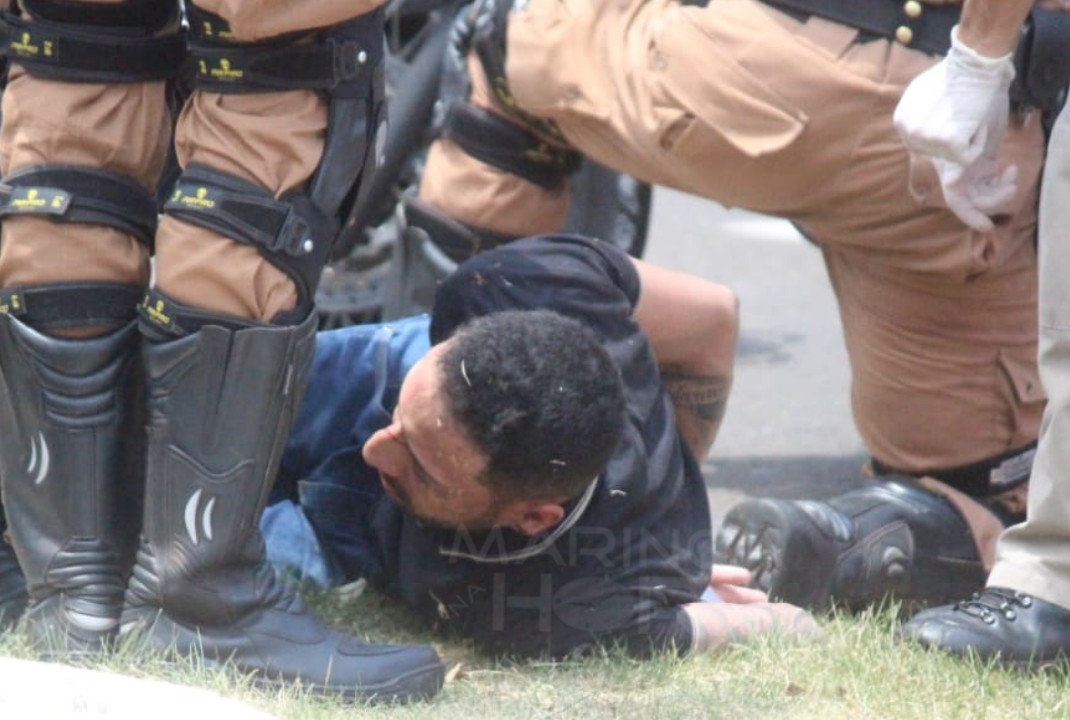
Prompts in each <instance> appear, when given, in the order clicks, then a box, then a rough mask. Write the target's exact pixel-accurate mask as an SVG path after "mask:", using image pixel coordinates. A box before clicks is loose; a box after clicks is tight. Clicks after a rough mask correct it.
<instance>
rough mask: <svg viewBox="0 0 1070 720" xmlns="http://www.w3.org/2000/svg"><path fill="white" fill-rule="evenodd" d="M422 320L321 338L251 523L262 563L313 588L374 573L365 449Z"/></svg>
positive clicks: (422, 330) (373, 474)
mask: <svg viewBox="0 0 1070 720" xmlns="http://www.w3.org/2000/svg"><path fill="white" fill-rule="evenodd" d="M428 324H429V319H428V317H427V316H426V315H421V316H417V317H413V318H406V319H404V320H399V321H395V322H390V323H382V324H377V325H359V326H354V327H348V328H342V329H340V330H331V331H327V332H321V333H320V334H319V335H318V336H317V337H316V352H315V355H314V357H313V360H312V369H311V372H310V373H309V381H308V386H307V389H306V392H305V398H304V401H303V403H302V405H301V409H300V411H299V413H298V415H297V418H296V420H295V421H294V426H293V428H292V430H291V431H290V439H289V441H288V442H287V445H286V450H285V452H284V453H283V457H282V461H281V463H280V467H279V475H278V480H277V482H276V485H275V488H274V490H273V492H272V496H271V498H270V500H269V505H268V507H267V509H266V510H265V511H264V515H263V518H262V520H261V524H260V526H261V531H262V532H263V535H264V541H265V543H266V544H267V553H268V559H269V560H270V561H271V563H272V564H273V565H274V566H275V567H276V568H277V569H279V570H280V571H282V572H284V573H285V574H287V575H289V576H291V577H295V578H296V579H298V580H307V581H311V582H313V583H315V584H317V585H319V586H321V587H330V586H332V585H335V584H338V583H341V582H348V581H351V580H354V579H356V578H357V577H362V576H364V575H375V574H376V573H377V571H378V570H379V568H380V562H379V552H378V549H377V545H376V542H375V539H374V535H373V534H372V532H371V516H372V513H373V511H374V509H375V507H376V506H377V505H378V504H379V503H380V502H388V500H386V499H385V498H384V496H383V491H382V485H381V484H380V481H379V473H378V471H376V470H375V469H374V468H371V467H369V466H368V465H367V464H365V462H364V459H363V457H362V456H361V451H362V449H363V447H364V443H365V441H367V439H368V438H369V437H371V436H372V435H373V434H374V433H375V432H376V431H378V430H379V429H381V428H383V427H386V426H387V425H388V424H389V423H390V417H391V415H392V413H393V409H394V405H395V404H396V403H397V395H398V391H399V389H400V387H401V382H402V380H403V379H404V378H405V374H406V373H407V372H408V370H409V368H411V367H412V366H413V365H414V364H415V363H416V362H417V361H418V360H419V359H420V358H421V357H423V356H424V355H426V354H427V351H428V349H429V347H430V343H429V340H428V333H427V329H428Z"/></svg>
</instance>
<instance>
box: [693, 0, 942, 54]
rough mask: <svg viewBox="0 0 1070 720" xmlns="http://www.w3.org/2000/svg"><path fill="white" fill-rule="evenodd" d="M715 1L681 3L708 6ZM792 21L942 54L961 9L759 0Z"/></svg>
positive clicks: (860, 0) (907, 2) (895, 0)
mask: <svg viewBox="0 0 1070 720" xmlns="http://www.w3.org/2000/svg"><path fill="white" fill-rule="evenodd" d="M710 2H716V0H683V4H685V5H708V4H709V3H710ZM761 2H763V3H765V4H766V5H769V6H770V7H774V8H776V9H778V10H780V11H782V12H785V13H787V14H788V15H791V16H792V17H794V18H796V19H805V18H807V17H810V16H816V17H820V18H824V19H826V20H832V21H833V22H838V23H841V24H843V25H847V26H849V27H853V28H857V29H858V30H859V31H861V32H862V33H863V34H864V35H867V36H869V37H871V38H872V37H882V38H887V39H889V40H894V41H895V42H898V43H900V44H902V45H905V46H907V47H911V48H914V49H916V50H920V51H922V52H924V53H928V54H930V55H946V54H947V50H948V48H949V47H950V45H951V28H952V27H954V25H955V23H957V22H958V20H959V13H960V11H961V9H962V8H961V6H960V5H959V4H957V3H955V4H948V5H927V4H925V3H923V2H920V0H761Z"/></svg>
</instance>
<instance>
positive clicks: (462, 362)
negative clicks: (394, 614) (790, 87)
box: [265, 237, 819, 658]
mask: <svg viewBox="0 0 1070 720" xmlns="http://www.w3.org/2000/svg"><path fill="white" fill-rule="evenodd" d="M737 330H738V323H737V308H736V300H735V296H734V295H733V294H732V293H731V291H729V290H728V289H727V288H724V287H722V286H719V285H715V284H713V283H710V282H707V281H704V280H701V279H698V278H695V277H691V276H687V275H682V274H679V273H675V272H670V271H668V270H664V269H660V268H656V267H653V266H651V265H649V264H646V263H643V262H640V261H637V260H633V259H631V258H629V257H628V256H626V255H624V254H623V253H621V252H620V251H618V250H617V249H616V248H614V247H613V246H611V245H609V244H603V243H599V242H596V241H589V240H586V239H582V238H578V237H542V238H532V239H528V240H522V241H519V242H516V243H513V244H511V245H509V246H507V247H505V248H502V249H498V250H494V251H490V252H487V253H484V254H482V255H478V256H476V257H475V258H473V259H472V260H469V261H468V262H466V263H465V264H463V265H461V266H460V268H459V269H458V271H457V272H456V273H455V274H453V275H452V276H451V277H450V279H449V280H448V281H447V282H446V283H445V284H443V285H442V287H441V288H440V289H439V292H438V294H437V296H436V300H435V307H434V312H433V315H432V317H431V318H430V319H428V318H427V317H418V318H411V319H407V320H403V321H400V322H396V323H390V324H383V325H373V326H361V327H352V328H346V329H342V330H335V331H331V332H324V333H320V335H319V336H318V340H317V348H316V354H315V359H314V366H313V369H312V373H311V381H310V382H309V385H308V391H307V396H306V398H305V401H304V405H303V408H302V410H301V412H300V414H299V417H298V419H297V421H296V424H295V426H294V431H293V434H292V437H291V440H290V443H289V446H288V448H287V451H286V453H285V455H284V457H283V460H282V464H281V470H280V477H279V483H278V486H277V488H276V497H275V500H276V501H281V502H278V503H277V504H275V505H274V506H273V507H272V508H269V512H268V514H267V515H266V519H265V536H266V537H267V540H268V544H269V550H270V554H271V555H272V557H273V558H274V560H275V561H276V563H277V564H280V565H289V566H294V565H296V566H298V570H299V571H300V572H301V573H302V574H304V575H306V576H311V577H313V578H317V579H319V580H320V581H321V582H328V583H330V582H345V581H349V580H352V579H354V578H357V577H367V578H369V579H370V580H371V581H372V582H373V583H374V584H376V585H378V586H379V587H381V588H383V589H384V590H385V591H386V592H387V593H390V594H393V595H396V596H397V597H399V598H400V599H401V600H402V601H404V603H405V604H406V605H407V606H408V607H410V608H411V609H412V610H413V611H414V612H415V613H417V614H418V615H419V616H420V617H422V618H423V619H425V620H426V621H427V623H428V624H429V625H431V626H434V627H436V628H439V629H442V630H446V631H450V632H454V633H457V634H459V635H461V636H464V637H468V638H472V639H473V640H474V641H475V642H476V643H477V645H479V646H481V647H483V648H484V649H486V650H488V651H490V652H493V653H495V654H505V655H511V656H524V657H553V658H562V657H569V656H574V655H576V654H579V653H582V652H583V651H585V650H587V649H589V648H591V647H594V646H608V647H620V648H623V649H625V650H627V651H628V652H630V653H633V654H638V655H644V654H649V653H651V652H656V651H660V650H664V649H670V648H673V649H676V650H677V651H679V652H687V651H698V650H708V649H715V648H720V647H723V646H724V645H726V644H727V643H729V642H737V641H740V640H743V639H745V638H746V637H747V636H748V635H750V634H751V633H755V632H763V631H777V632H781V633H786V634H791V635H800V636H812V635H816V634H818V633H819V630H818V629H817V627H816V625H815V624H814V622H813V619H812V617H811V616H810V615H808V614H807V613H805V612H804V611H803V610H801V609H799V608H797V607H794V606H791V605H784V604H776V603H768V602H766V598H765V596H764V595H763V594H762V593H760V592H757V591H753V590H747V589H746V588H742V587H739V586H741V585H743V584H745V582H746V581H747V579H748V578H747V574H746V572H745V571H738V570H735V569H732V568H717V569H715V570H714V571H713V572H712V574H711V567H712V550H711V528H710V511H709V506H708V499H707V494H706V486H705V483H704V481H703V478H702V474H701V472H700V470H699V463H698V461H699V460H701V459H703V458H705V457H706V455H707V453H708V451H709V449H710V447H711V445H712V443H713V439H714V436H715V435H716V432H717V428H718V426H719V423H720V420H721V417H722V414H723V410H724V403H725V399H726V397H727V394H728V388H729V385H730V382H731V373H732V366H733V362H734V355H735V346H736V338H737ZM287 500H289V501H290V502H286V501H287ZM295 509H299V510H300V511H301V512H300V513H298V512H294V511H295ZM310 544H311V545H310ZM317 544H318V547H317ZM310 546H311V547H313V549H314V550H315V552H312V553H309V552H307V549H308V548H309V547H310ZM309 558H312V560H309ZM317 558H322V559H323V560H324V561H325V562H323V563H319V562H318V561H317ZM718 595H719V596H720V599H722V600H724V601H725V602H716V600H717V599H718Z"/></svg>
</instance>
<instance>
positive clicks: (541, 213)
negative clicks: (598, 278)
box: [420, 59, 569, 237]
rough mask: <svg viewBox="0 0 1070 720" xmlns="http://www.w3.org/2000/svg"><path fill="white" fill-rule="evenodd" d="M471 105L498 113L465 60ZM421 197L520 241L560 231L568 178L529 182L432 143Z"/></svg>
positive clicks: (478, 72)
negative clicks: (553, 184)
mask: <svg viewBox="0 0 1070 720" xmlns="http://www.w3.org/2000/svg"><path fill="white" fill-rule="evenodd" d="M468 70H469V75H470V77H471V78H472V96H471V98H470V102H471V103H472V104H473V105H475V106H476V107H480V108H485V109H489V110H491V111H494V112H499V113H500V111H499V110H497V109H496V108H495V105H494V102H493V101H492V100H491V98H490V93H489V91H488V89H487V83H486V79H485V77H484V75H483V71H482V69H481V67H480V65H479V62H478V61H476V60H475V59H472V60H470V62H469V68H468ZM420 199H421V200H423V201H424V202H426V203H428V204H430V205H432V206H434V207H436V208H438V209H439V210H442V211H443V212H445V213H446V214H447V215H449V216H450V217H451V218H453V219H454V220H459V221H461V222H463V223H466V224H468V225H472V226H474V227H477V228H481V229H484V230H491V231H493V232H496V233H500V234H502V235H511V236H517V237H524V236H528V235H538V234H541V233H551V232H556V231H559V230H561V229H562V228H563V227H564V225H565V217H566V216H567V215H568V205H569V194H568V182H567V180H566V181H565V182H563V183H562V184H561V186H560V187H559V188H556V189H554V190H547V189H546V188H543V187H540V186H538V185H535V184H534V183H530V182H528V181H527V180H524V179H522V178H520V177H518V176H516V175H514V174H512V173H509V172H506V171H504V170H500V169H498V168H496V167H493V166H491V165H487V164H486V163H484V162H480V161H479V160H476V159H475V158H474V157H472V156H471V155H469V154H467V153H466V152H465V151H464V150H462V149H461V148H460V146H458V145H457V143H455V142H453V141H452V140H447V139H438V140H436V141H435V142H433V143H431V148H430V150H429V151H428V155H427V165H426V166H425V168H424V173H423V176H422V177H421V178H420Z"/></svg>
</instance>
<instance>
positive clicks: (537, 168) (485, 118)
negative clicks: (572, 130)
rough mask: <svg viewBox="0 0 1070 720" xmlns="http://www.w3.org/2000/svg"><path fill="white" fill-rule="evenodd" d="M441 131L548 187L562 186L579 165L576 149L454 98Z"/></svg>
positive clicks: (490, 160) (486, 160) (486, 158)
mask: <svg viewBox="0 0 1070 720" xmlns="http://www.w3.org/2000/svg"><path fill="white" fill-rule="evenodd" d="M442 134H443V136H444V137H447V138H449V139H451V140H453V141H454V142H456V143H457V144H458V145H460V146H461V148H462V149H463V150H464V151H465V152H466V153H468V154H469V155H471V156H472V157H474V158H475V159H477V160H479V161H481V162H484V163H487V164H488V165H492V166H494V167H496V168H499V169H501V170H505V171H506V172H509V173H512V174H514V175H517V176H518V177H521V178H523V179H525V180H527V181H528V182H531V183H534V184H536V185H538V186H540V187H543V188H546V189H547V190H554V189H556V188H558V187H560V185H561V181H562V179H563V178H564V177H566V176H567V175H571V174H572V173H574V172H576V170H578V169H579V167H580V162H581V157H580V155H579V153H577V152H575V151H574V150H568V149H565V148H561V147H556V146H554V145H551V144H549V143H547V142H545V141H543V140H541V139H539V137H538V136H537V135H535V134H534V133H532V132H529V131H528V130H525V129H524V128H522V127H520V126H519V125H517V124H516V123H515V122H509V121H508V120H505V119H503V118H501V117H499V116H498V115H495V114H494V113H492V112H489V111H487V110H484V109H482V108H478V107H475V106H474V105H469V104H468V103H466V102H458V101H454V102H452V103H450V104H449V106H448V108H447V110H446V114H445V117H444V118H443V121H442Z"/></svg>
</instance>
